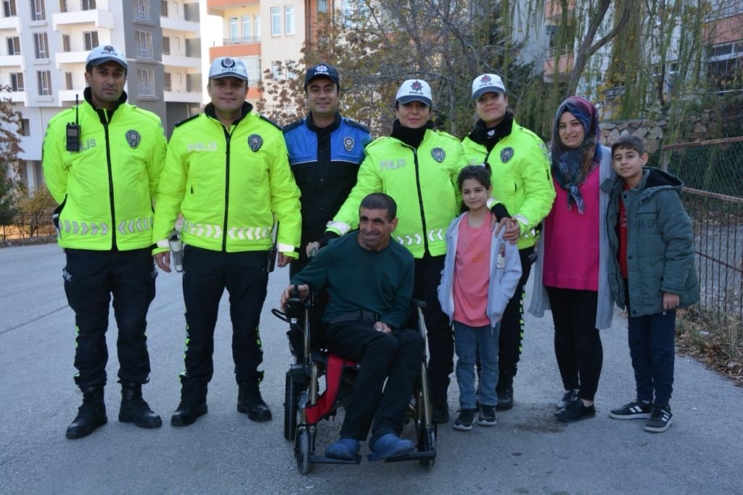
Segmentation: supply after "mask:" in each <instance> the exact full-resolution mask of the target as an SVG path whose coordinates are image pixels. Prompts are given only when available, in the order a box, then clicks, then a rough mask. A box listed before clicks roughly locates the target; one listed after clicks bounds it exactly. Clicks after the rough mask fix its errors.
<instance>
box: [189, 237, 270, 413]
mask: <svg viewBox="0 0 743 495" xmlns="http://www.w3.org/2000/svg"><path fill="white" fill-rule="evenodd" d="M266 260H267V252H266V251H248V252H243V253H225V252H221V251H210V250H207V249H200V248H196V247H193V246H186V248H185V252H184V256H183V272H184V273H183V299H184V301H185V304H186V332H187V339H186V353H185V364H186V371H185V372H183V373H181V400H182V401H183V402H184V403H186V404H192V403H194V402H200V401H203V400H206V392H207V384H208V383H209V382H210V381H211V379H212V375H213V374H214V362H213V360H212V354H213V353H214V327H215V326H216V324H217V314H218V312H219V301H220V299H221V298H222V293H223V292H224V289H225V288H226V289H227V292H228V293H229V294H230V318H231V319H232V358H233V360H234V362H235V378H236V380H237V383H244V382H251V381H260V380H261V379H262V377H263V373H262V372H259V371H258V366H260V364H261V362H263V350H262V349H261V340H260V334H259V329H258V324H259V322H260V315H261V310H262V308H263V302H264V301H265V299H266V286H267V284H268V276H267V273H266Z"/></svg>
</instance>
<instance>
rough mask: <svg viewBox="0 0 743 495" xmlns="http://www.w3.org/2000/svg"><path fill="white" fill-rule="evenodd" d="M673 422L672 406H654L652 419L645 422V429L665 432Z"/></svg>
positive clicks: (653, 431)
mask: <svg viewBox="0 0 743 495" xmlns="http://www.w3.org/2000/svg"><path fill="white" fill-rule="evenodd" d="M671 423H673V414H671V406H653V412H651V413H650V419H648V422H647V423H645V426H644V427H643V429H644V430H645V431H650V432H652V433H663V432H664V431H666V430H667V429H668V428H669V427H670V426H671Z"/></svg>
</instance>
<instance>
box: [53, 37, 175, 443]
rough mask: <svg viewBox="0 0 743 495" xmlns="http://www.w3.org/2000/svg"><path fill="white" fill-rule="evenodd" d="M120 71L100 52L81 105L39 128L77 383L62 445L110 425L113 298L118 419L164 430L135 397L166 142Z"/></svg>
mask: <svg viewBox="0 0 743 495" xmlns="http://www.w3.org/2000/svg"><path fill="white" fill-rule="evenodd" d="M127 69H128V65H127V62H126V57H125V56H124V54H123V53H121V52H120V51H119V50H117V49H116V48H114V47H113V46H110V45H106V46H99V47H97V48H96V49H94V50H93V51H91V52H90V54H89V55H88V58H87V61H86V65H85V81H86V83H87V85H88V87H87V88H86V89H85V91H84V92H83V96H84V100H85V101H84V102H83V103H82V104H80V105H78V106H76V107H73V108H70V109H67V110H64V111H63V112H61V113H60V114H58V115H57V116H56V117H54V118H53V119H52V120H51V121H50V122H49V126H48V127H47V131H46V136H45V138H44V145H43V146H44V148H43V167H44V177H45V179H46V183H47V186H48V187H49V191H50V192H51V194H52V196H53V197H54V199H55V200H56V201H57V203H59V207H58V208H57V209H56V211H55V214H54V215H55V225H56V227H57V233H58V242H59V245H60V246H61V247H63V248H64V250H65V255H66V258H67V265H66V266H65V269H64V271H63V275H64V288H65V293H66V295H67V301H68V302H69V304H70V307H71V308H72V310H73V311H74V312H75V325H76V327H77V339H76V349H75V368H77V371H78V372H77V374H76V375H75V383H77V385H78V386H79V387H80V389H81V390H82V393H83V404H82V406H80V408H79V410H78V415H77V417H76V418H75V420H74V421H73V422H72V424H70V425H69V427H68V428H67V433H66V435H67V438H70V439H75V438H81V437H84V436H86V435H89V434H90V433H92V432H93V430H95V429H96V428H98V427H99V426H103V425H105V424H106V422H107V421H108V419H107V416H106V407H105V404H104V400H103V389H104V386H105V384H106V362H107V361H108V349H107V347H106V330H107V328H108V312H109V300H110V298H111V296H112V295H113V307H114V316H115V317H116V324H117V326H118V330H119V335H118V338H117V342H116V347H117V351H118V356H119V382H120V383H121V388H122V391H121V392H122V397H121V408H120V410H119V421H122V422H126V423H131V422H133V423H134V424H135V425H137V426H139V427H141V428H156V427H159V426H160V425H161V424H162V420H161V419H160V416H158V415H157V414H155V413H153V412H152V411H151V410H150V407H149V406H148V405H147V402H145V400H144V399H143V398H142V384H143V383H147V381H148V379H149V378H148V377H149V374H150V359H149V354H148V353H147V337H146V335H145V330H146V328H147V310H148V308H149V307H150V303H151V302H152V299H153V298H154V297H155V277H156V276H157V270H156V269H154V266H153V263H152V257H151V255H150V251H151V246H152V230H151V229H152V220H153V218H152V205H153V200H154V199H155V194H156V192H157V186H158V180H159V178H160V171H161V170H162V166H163V163H164V160H165V152H166V142H165V136H164V134H163V129H162V123H161V122H160V119H159V118H158V117H157V116H156V115H155V114H153V113H151V112H148V111H145V110H142V109H139V108H137V107H135V106H132V105H130V104H128V103H127V102H126V98H127V95H126V93H125V92H124V84H125V83H126V76H127Z"/></svg>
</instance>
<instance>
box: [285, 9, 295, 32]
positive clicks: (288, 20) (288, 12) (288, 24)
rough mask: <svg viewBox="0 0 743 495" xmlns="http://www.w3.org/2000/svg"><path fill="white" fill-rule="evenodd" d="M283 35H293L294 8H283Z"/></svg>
mask: <svg viewBox="0 0 743 495" xmlns="http://www.w3.org/2000/svg"><path fill="white" fill-rule="evenodd" d="M284 33H285V34H294V6H287V7H284Z"/></svg>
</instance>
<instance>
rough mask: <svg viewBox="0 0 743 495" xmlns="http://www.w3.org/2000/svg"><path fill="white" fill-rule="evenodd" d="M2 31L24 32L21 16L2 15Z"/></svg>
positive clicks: (0, 20)
mask: <svg viewBox="0 0 743 495" xmlns="http://www.w3.org/2000/svg"><path fill="white" fill-rule="evenodd" d="M0 31H14V32H16V33H19V34H20V33H22V32H23V29H21V18H20V17H18V16H17V15H15V16H12V17H0Z"/></svg>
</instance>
